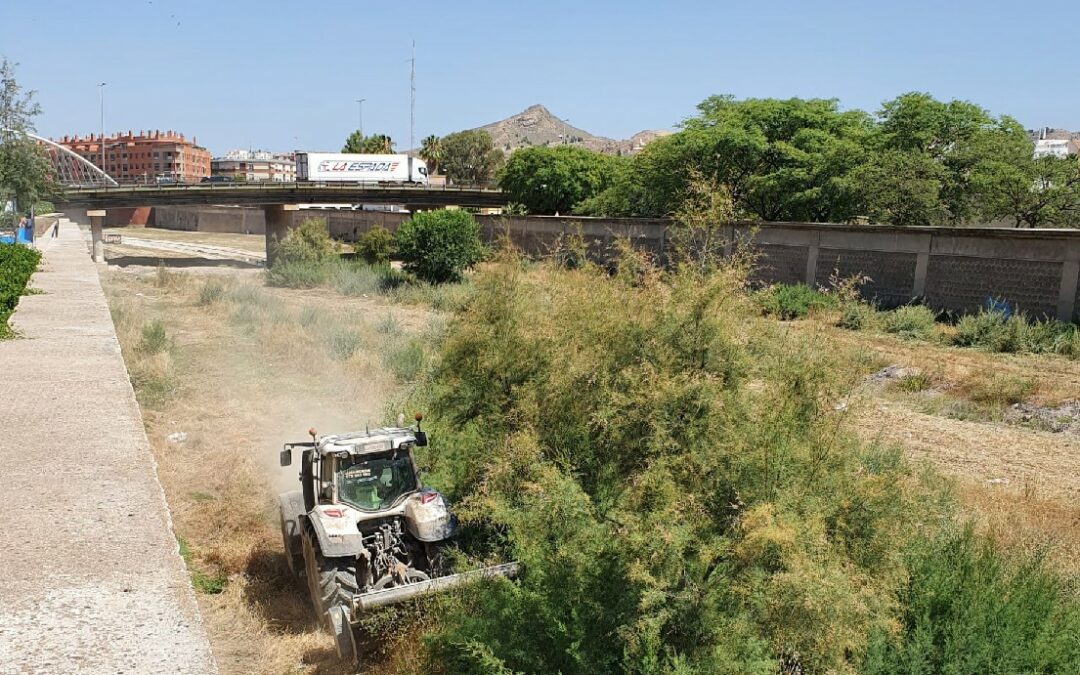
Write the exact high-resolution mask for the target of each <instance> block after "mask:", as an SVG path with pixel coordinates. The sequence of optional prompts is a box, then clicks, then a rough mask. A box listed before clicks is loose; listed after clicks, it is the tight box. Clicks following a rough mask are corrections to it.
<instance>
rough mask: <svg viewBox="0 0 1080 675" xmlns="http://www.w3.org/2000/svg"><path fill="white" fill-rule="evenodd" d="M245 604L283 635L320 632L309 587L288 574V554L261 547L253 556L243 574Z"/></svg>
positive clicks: (249, 558) (253, 552)
mask: <svg viewBox="0 0 1080 675" xmlns="http://www.w3.org/2000/svg"><path fill="white" fill-rule="evenodd" d="M244 573H245V576H247V585H246V586H245V587H244V600H245V601H247V603H248V605H249V606H250V607H251V609H252V611H254V612H255V613H256V614H259V615H260V616H261V617H262V618H263V619H264V620H266V622H267V623H269V624H271V625H273V626H275V627H276V628H278V629H279V630H281V631H282V632H284V633H307V632H310V631H312V630H315V629H316V628H318V623H317V622H316V620H315V613H314V612H313V611H312V610H311V604H310V603H309V602H308V597H307V596H308V591H307V586H305V585H304V582H303V580H302V579H300V578H298V577H296V576H293V575H292V574H291V573H290V572H289V566H288V563H287V562H286V561H285V554H284V553H283V552H281V551H278V550H275V549H271V548H265V547H260V548H257V549H255V550H254V551H252V552H251V555H250V556H249V557H248V563H247V567H246V568H245V570H244Z"/></svg>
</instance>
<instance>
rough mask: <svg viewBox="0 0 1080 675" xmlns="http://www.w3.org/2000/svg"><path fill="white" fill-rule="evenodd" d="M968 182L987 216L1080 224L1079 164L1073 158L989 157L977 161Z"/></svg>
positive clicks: (1023, 222)
mask: <svg viewBox="0 0 1080 675" xmlns="http://www.w3.org/2000/svg"><path fill="white" fill-rule="evenodd" d="M971 182H972V185H973V188H974V191H975V193H976V195H977V196H978V199H979V201H980V207H981V213H982V215H983V217H985V218H986V219H988V220H996V219H998V218H1011V219H1012V220H1013V224H1014V225H1015V226H1016V227H1024V226H1026V227H1040V226H1047V225H1056V226H1059V227H1060V226H1070V225H1077V224H1080V164H1078V163H1077V162H1076V160H1075V159H1064V158H1058V157H1040V158H1038V159H1033V158H1031V157H1028V158H1027V161H1026V162H1024V163H1017V162H1009V161H1004V160H1002V161H994V160H988V161H985V162H982V163H980V164H979V166H978V167H977V168H976V170H975V172H974V175H973V176H972V179H971Z"/></svg>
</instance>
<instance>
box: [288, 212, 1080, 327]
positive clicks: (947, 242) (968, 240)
mask: <svg viewBox="0 0 1080 675" xmlns="http://www.w3.org/2000/svg"><path fill="white" fill-rule="evenodd" d="M292 217H293V219H294V222H299V219H302V218H308V217H317V218H319V219H321V220H323V221H324V222H325V223H326V225H327V228H328V229H329V231H330V234H331V235H332V236H334V237H336V238H339V239H342V240H345V241H351V240H353V239H355V238H356V237H357V236H359V235H360V234H363V233H364V232H365V231H367V230H368V229H370V228H371V227H375V226H376V225H381V226H383V227H386V228H387V229H390V230H393V229H395V228H396V227H397V225H398V224H399V223H401V222H402V221H403V220H405V219H406V218H407V217H408V215H407V214H396V213H375V212H363V211H323V212H313V211H296V212H293V214H292ZM477 220H478V221H479V222H480V225H481V227H482V228H483V231H484V235H485V238H486V239H488V240H489V241H495V240H497V239H498V238H500V237H502V236H509V237H510V239H511V240H512V241H513V242H514V244H515V245H517V246H519V247H520V248H521V249H522V250H524V251H525V252H526V253H529V254H531V255H543V254H545V253H547V252H549V251H551V250H552V248H553V247H554V246H555V245H556V242H557V241H558V239H559V237H560V236H563V235H565V234H566V233H571V232H575V231H577V229H578V228H580V230H581V233H582V236H583V237H584V238H585V240H586V241H587V242H588V244H589V247H590V250H592V251H593V252H595V253H596V254H598V255H600V256H602V255H603V254H604V252H606V251H608V250H609V248H610V245H611V242H612V240H613V239H615V238H617V237H626V238H628V239H630V240H631V241H632V242H634V244H635V245H636V246H638V247H640V248H644V249H646V250H649V251H651V252H653V253H655V254H656V255H658V256H661V257H662V256H663V255H664V253H665V251H666V250H667V248H668V244H669V241H670V234H671V233H670V228H671V224H670V222H668V221H665V220H659V219H598V218H566V217H558V218H556V217H544V216H528V217H520V216H477ZM724 236H725V238H726V240H727V241H731V242H734V241H736V240H739V239H748V238H749V239H752V241H753V242H754V245H755V248H756V250H757V252H758V254H759V259H758V260H759V264H758V268H757V270H756V272H755V278H756V279H757V280H759V281H763V282H779V283H806V284H809V285H811V286H819V285H826V284H828V281H829V277H830V276H832V275H833V274H834V272H835V273H838V275H839V276H840V277H841V278H845V277H851V276H854V275H858V274H863V275H867V276H869V277H870V280H869V281H868V282H867V283H866V284H865V285H864V286H863V287H862V292H863V294H864V295H865V296H866V297H867V298H868V299H871V300H874V301H876V302H877V303H879V304H880V305H881V306H883V307H896V306H898V305H902V304H905V303H908V302H911V301H912V300H913V299H916V298H921V299H923V300H924V301H925V302H926V303H927V304H928V305H930V306H931V307H933V308H935V309H940V310H949V311H953V312H959V313H964V312H973V311H977V310H978V309H979V308H980V307H984V306H985V305H986V303H987V300H988V299H990V298H995V299H1001V300H1004V301H1006V302H1008V303H1009V304H1010V305H1012V306H1013V307H1016V308H1018V309H1020V310H1023V311H1025V312H1027V313H1029V314H1031V315H1034V316H1045V317H1057V318H1059V319H1062V320H1072V321H1080V287H1078V283H1077V279H1078V275H1080V230H1060V229H1054V230H1015V229H1001V228H960V229H958V228H934V227H920V228H910V227H906V228H901V227H891V226H881V225H875V226H867V225H829V224H816V223H761V224H753V225H751V224H735V225H731V226H728V227H725V228H724Z"/></svg>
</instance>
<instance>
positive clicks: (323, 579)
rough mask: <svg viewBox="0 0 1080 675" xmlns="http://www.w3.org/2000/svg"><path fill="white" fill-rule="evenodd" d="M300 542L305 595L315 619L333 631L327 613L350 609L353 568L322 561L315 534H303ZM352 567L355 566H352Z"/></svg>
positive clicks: (343, 562) (353, 590) (339, 562)
mask: <svg viewBox="0 0 1080 675" xmlns="http://www.w3.org/2000/svg"><path fill="white" fill-rule="evenodd" d="M303 540H304V576H305V577H306V578H307V585H308V593H309V594H310V595H311V606H312V608H314V610H315V615H316V616H317V617H318V618H319V621H322V622H323V623H324V624H326V626H327V628H329V629H330V630H331V631H333V629H334V627H333V624H332V621H331V620H330V617H329V616H328V615H327V611H328V610H329V609H330V608H331V607H336V606H339V605H342V606H345V607H351V606H352V596H354V595H356V593H357V590H358V589H357V587H356V568H355V567H352V566H350V564H349V563H350V562H354V561H352V560H338V559H334V558H325V557H323V555H322V553H320V552H319V545H318V543H317V542H316V540H315V533H314V532H312V531H311V530H306V531H305V532H304V536H303ZM354 564H355V563H354Z"/></svg>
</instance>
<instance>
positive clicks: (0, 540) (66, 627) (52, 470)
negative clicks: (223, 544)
mask: <svg viewBox="0 0 1080 675" xmlns="http://www.w3.org/2000/svg"><path fill="white" fill-rule="evenodd" d="M43 244H44V249H45V251H44V253H45V255H44V259H43V264H42V268H41V270H39V271H38V272H37V273H36V274H35V275H34V277H33V279H32V281H31V286H32V287H34V288H39V289H41V290H42V291H44V293H43V294H41V295H30V296H26V297H24V298H22V300H21V301H20V302H19V307H18V309H17V310H16V312H15V314H14V316H13V317H12V322H11V323H12V325H13V327H14V328H15V329H16V330H17V331H19V332H21V333H22V335H23V336H24V337H23V338H22V339H16V340H7V341H2V342H0V392H2V394H0V673H95V674H96V673H139V674H140V675H141V674H143V673H199V674H202V673H214V672H216V666H215V664H214V660H213V656H212V654H211V652H210V645H209V642H208V641H207V638H206V634H205V632H204V630H203V627H202V623H201V621H200V618H199V610H198V605H197V604H196V601H195V596H194V593H193V591H192V589H191V584H190V581H189V579H188V575H187V572H186V570H185V568H184V564H183V561H182V560H181V558H180V555H179V553H178V550H177V544H176V539H175V538H174V535H173V532H172V522H171V519H170V517H169V511H168V506H167V505H166V503H165V497H164V494H163V493H162V490H161V485H160V484H159V483H158V480H157V474H156V471H155V464H154V458H153V455H152V454H151V452H150V446H149V443H148V442H147V440H146V434H145V432H144V430H143V425H142V419H141V417H140V413H139V408H138V405H137V404H136V402H135V397H134V394H133V392H132V389H131V384H130V383H129V381H128V374H127V370H126V368H125V366H124V361H123V358H122V357H121V354H120V344H119V343H118V342H117V339H116V334H115V332H114V330H113V325H112V319H111V318H110V316H109V309H108V306H107V305H106V302H105V294H104V293H103V292H102V290H101V283H100V281H99V280H98V273H97V269H96V268H95V266H94V264H93V263H92V262H91V261H90V257H89V254H88V248H87V236H86V235H84V234H83V233H82V232H80V231H79V230H78V229H77V228H76V226H75V225H67V226H62V229H61V234H60V237H59V238H57V239H54V240H43Z"/></svg>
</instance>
